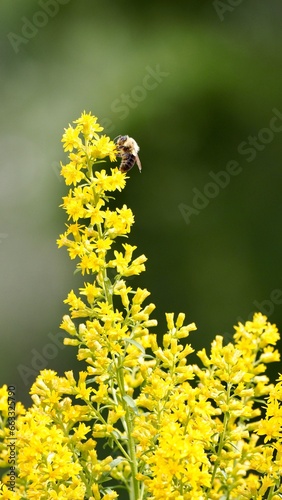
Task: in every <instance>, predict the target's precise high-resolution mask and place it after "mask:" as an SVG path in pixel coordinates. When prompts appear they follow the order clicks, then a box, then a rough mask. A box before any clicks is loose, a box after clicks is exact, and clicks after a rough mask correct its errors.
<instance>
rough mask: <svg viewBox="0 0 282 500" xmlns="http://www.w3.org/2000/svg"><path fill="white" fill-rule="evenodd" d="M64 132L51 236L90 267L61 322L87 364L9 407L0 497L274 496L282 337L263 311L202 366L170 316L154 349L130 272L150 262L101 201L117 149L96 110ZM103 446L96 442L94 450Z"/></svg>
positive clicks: (141, 293)
mask: <svg viewBox="0 0 282 500" xmlns="http://www.w3.org/2000/svg"><path fill="white" fill-rule="evenodd" d="M74 123H75V127H72V126H69V127H68V128H67V129H66V130H65V133H64V135H63V144H64V149H65V151H68V152H69V160H70V161H69V163H68V164H67V165H62V171H61V173H62V175H63V176H64V178H65V182H66V184H67V185H72V186H73V187H72V188H71V189H70V191H69V193H68V195H67V196H65V197H64V198H63V204H62V206H63V208H64V210H65V211H66V213H67V214H68V219H69V221H70V222H69V224H68V225H67V229H66V231H65V233H64V234H62V235H60V238H59V240H58V245H59V247H61V246H66V247H67V250H68V252H69V255H70V258H71V259H76V261H77V263H76V266H77V270H78V271H80V272H81V274H82V275H83V276H84V275H88V276H89V277H90V276H91V280H90V281H86V282H84V286H83V287H81V288H80V289H79V291H78V293H75V291H74V290H71V292H70V293H69V294H68V297H67V298H66V300H65V303H66V304H67V305H68V306H69V310H70V314H69V315H65V316H64V318H63V321H62V324H61V328H62V329H63V330H65V331H66V332H67V334H68V336H67V338H66V339H65V344H67V345H71V346H75V347H76V348H77V351H78V354H77V357H78V359H79V360H80V361H82V362H83V366H84V369H83V370H82V371H80V372H79V374H78V375H77V376H75V375H74V373H73V372H72V371H68V372H65V374H64V376H58V375H57V373H56V372H54V371H52V370H43V371H41V372H40V374H39V375H38V377H37V379H36V381H35V383H34V384H33V386H32V387H31V391H30V394H31V397H32V400H33V405H32V406H31V408H29V409H27V410H25V409H24V408H23V406H22V405H21V404H20V403H18V404H17V406H16V415H17V433H16V439H15V441H16V450H17V462H16V483H15V486H14V487H11V485H10V483H9V475H8V473H5V474H4V476H3V478H2V481H3V482H2V483H0V491H1V495H0V497H1V499H3V500H24V499H30V500H49V499H51V500H76V499H77V500H102V499H103V500H114V499H115V498H118V497H119V498H121V499H125V498H126V499H127V498H130V500H166V499H169V500H223V499H226V500H227V499H228V500H248V499H249V500H254V499H257V500H264V499H267V500H278V499H279V498H281V497H282V484H281V475H282V431H281V429H282V405H281V401H282V376H280V378H279V379H278V381H277V383H276V385H273V384H270V383H269V379H268V377H267V376H266V374H265V371H266V364H267V363H270V362H273V361H278V360H279V354H278V352H277V351H276V350H275V347H274V346H275V344H276V342H277V341H278V339H279V333H278V331H277V328H276V326H275V325H271V324H270V323H269V322H268V321H267V318H266V317H265V316H263V315H262V314H260V313H257V314H255V315H254V317H253V320H252V321H247V322H246V324H245V325H243V324H239V326H237V327H235V334H234V339H233V342H232V343H229V344H228V345H224V344H223V338H222V337H220V336H217V337H216V338H215V340H214V342H213V343H212V346H211V353H210V355H208V354H207V353H206V351H205V350H204V349H203V350H202V351H200V352H199V353H198V356H199V358H200V360H201V364H202V367H199V366H198V365H192V364H188V356H189V355H190V354H191V353H192V352H193V349H192V347H191V346H190V345H189V344H188V343H187V340H185V342H184V343H183V342H182V341H183V339H187V337H188V336H189V334H190V332H191V331H193V330H195V329H196V326H195V324H194V323H191V324H189V325H184V320H185V316H184V314H183V313H180V314H179V315H178V316H177V318H176V319H175V318H174V315H173V314H172V313H169V314H167V315H166V320H167V332H166V333H165V334H164V336H163V339H162V343H161V345H159V343H158V340H157V336H156V334H153V333H152V332H151V328H152V327H154V326H156V324H157V323H156V321H155V320H154V319H151V318H150V316H151V313H152V312H153V310H154V308H155V306H154V304H152V303H148V304H145V301H146V299H147V298H148V296H149V295H150V294H149V292H148V291H147V290H146V289H141V288H137V289H136V290H135V289H133V288H132V287H130V286H128V284H127V277H129V276H134V275H139V274H140V273H141V272H142V271H144V269H145V266H144V263H145V261H146V257H145V256H144V255H140V256H137V257H135V258H133V252H134V251H135V250H136V247H135V246H132V245H130V244H128V243H123V244H122V245H120V246H118V238H117V237H118V236H122V237H126V236H128V234H129V233H130V230H131V226H132V224H133V222H134V217H133V214H132V212H131V210H130V209H129V208H127V206H125V205H123V206H122V207H121V208H116V209H115V210H113V209H112V208H110V207H109V201H110V198H111V197H110V196H109V192H111V193H112V192H113V191H115V190H119V191H120V190H122V189H123V188H124V187H125V182H126V176H125V174H124V173H122V172H120V171H119V170H118V169H117V168H113V169H111V173H110V174H109V173H107V172H106V170H100V171H98V170H96V168H97V164H99V163H100V162H103V161H105V160H104V159H105V158H106V157H109V159H110V160H111V161H114V160H115V158H116V148H115V144H114V142H112V141H111V140H110V139H109V138H108V137H107V136H103V135H102V136H101V135H100V132H101V131H102V127H100V125H99V124H98V123H97V118H96V117H94V116H92V115H91V114H86V113H83V114H82V115H81V117H80V118H79V119H78V120H76V121H75V122H74ZM8 397H9V396H8V390H7V387H6V386H4V387H3V388H2V389H0V465H1V466H2V467H4V468H8V467H9V434H8V426H9V414H8ZM101 445H103V449H102V447H101Z"/></svg>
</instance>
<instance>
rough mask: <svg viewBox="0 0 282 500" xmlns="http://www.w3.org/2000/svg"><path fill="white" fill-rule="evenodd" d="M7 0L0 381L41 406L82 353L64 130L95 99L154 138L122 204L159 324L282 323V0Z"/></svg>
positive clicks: (107, 121) (101, 110)
mask: <svg viewBox="0 0 282 500" xmlns="http://www.w3.org/2000/svg"><path fill="white" fill-rule="evenodd" d="M235 4H237V5H236V6H235ZM0 9H1V16H0V26H1V45H0V50H1V62H0V64H1V101H2V102H1V114H2V118H1V125H0V127H1V137H0V141H1V156H0V162H1V164H0V204H1V223H0V258H1V281H0V286H1V292H0V293H1V366H0V384H2V383H8V384H10V385H16V386H17V396H18V399H20V400H22V401H24V402H27V403H28V401H29V397H28V390H29V386H30V385H31V383H32V382H33V379H34V377H35V376H36V373H37V371H38V370H39V369H40V368H52V369H55V370H57V371H58V372H59V373H60V374H61V373H63V371H64V370H67V369H71V368H72V367H73V366H75V363H76V361H75V349H74V348H70V347H63V346H62V343H61V338H60V336H58V332H59V324H60V322H61V317H62V315H63V314H66V313H67V307H66V306H64V304H63V300H64V299H65V298H66V296H67V293H68V292H69V290H70V289H71V288H74V289H77V287H78V286H79V284H80V281H79V278H78V277H77V276H74V275H73V271H74V264H73V262H70V261H69V259H68V256H67V253H66V251H65V249H62V250H58V249H57V247H56V243H55V241H56V238H57V236H58V235H59V233H62V232H63V231H64V223H65V222H66V220H65V214H64V213H63V211H62V210H61V209H60V208H59V204H60V203H61V197H62V196H63V195H65V193H66V191H67V188H66V187H65V185H64V182H63V180H62V178H61V177H60V175H59V168H60V167H59V162H60V161H61V160H62V161H64V160H65V159H66V156H65V155H64V153H63V151H62V146H61V142H60V140H61V136H62V133H63V129H64V127H66V126H68V124H69V123H70V122H71V121H72V120H74V119H76V118H77V117H78V116H79V115H80V113H81V112H82V111H83V110H86V111H92V113H93V114H95V115H97V116H98V117H99V119H100V121H101V122H102V123H103V124H104V126H105V130H106V133H108V134H109V135H110V136H111V137H112V138H114V137H115V136H117V135H119V134H129V135H131V136H133V137H134V138H135V139H136V140H137V142H138V143H139V145H140V148H141V149H140V159H141V161H142V165H143V171H142V174H141V175H140V174H139V172H138V169H137V168H136V167H135V168H134V169H133V170H132V171H131V172H130V179H129V180H128V183H127V187H126V190H125V191H123V192H122V193H121V194H120V195H119V196H118V201H117V203H118V206H121V205H122V204H123V203H126V204H127V205H128V206H130V207H131V208H132V210H133V212H134V214H135V217H136V222H135V225H134V228H133V231H132V234H131V238H130V243H131V244H136V245H138V252H139V253H140V254H141V253H145V255H146V256H147V257H148V263H147V272H146V273H143V275H141V276H140V277H137V278H135V279H134V280H132V283H131V285H132V286H134V287H137V286H142V287H146V288H148V289H149V290H150V291H151V293H152V295H151V300H152V301H153V302H154V303H155V304H156V305H157V310H156V313H155V315H154V317H156V318H157V319H158V321H159V327H158V332H159V334H162V333H164V331H165V321H164V313H165V312H166V311H167V312H170V311H175V313H178V312H180V311H183V312H185V313H186V315H187V321H188V322H192V321H195V322H196V324H197V326H198V331H197V332H194V333H193V334H191V337H190V339H189V340H190V341H191V343H192V345H193V347H194V348H195V349H196V350H198V349H199V348H202V347H203V346H207V347H208V345H209V344H210V342H211V340H212V339H213V337H214V336H215V335H216V334H218V333H220V334H224V336H225V338H226V341H229V340H230V338H231V335H232V331H233V325H234V324H235V323H236V322H237V321H238V320H246V319H248V317H251V315H252V313H253V312H254V311H257V310H261V311H262V312H263V313H266V314H268V316H269V319H270V320H271V322H275V323H277V325H278V327H279V328H280V330H282V306H281V304H282V276H281V269H280V267H281V250H282V236H281V229H280V227H281V210H282V197H281V184H282V168H281V153H282V146H281V138H282V95H281V84H282V69H281V65H282V51H281V38H282V33H281V14H282V4H281V2H280V1H278V0H276V1H274V0H273V1H270V2H261V3H260V2H256V1H254V0H253V1H252V0H248V1H246V0H245V1H244V0H242V1H241V2H240V1H237V2H235V1H234V0H233V1H231V0H228V1H227V0H226V1H224V0H223V1H221V2H218V1H204V0H202V1H200V2H199V0H191V1H190V2H175V3H173V2H171V1H162V2H160V1H155V2H149V1H148V0H144V1H143V2H142V3H141V2H135V3H133V2H129V1H126V0H123V1H116V2H113V1H112V2H111V1H109V0H105V1H104V2H97V1H95V0H80V1H79V2H78V1H75V0H60V1H59V0H39V1H33V0H25V1H22V0H13V2H11V1H10V0H9V1H8V0H2V2H1V7H0ZM232 161H233V163H232V165H233V167H234V170H233V171H232V172H231V171H230V170H228V169H230V165H231V162H232ZM235 173H236V175H235ZM280 345H281V344H280ZM81 368H82V365H81ZM273 370H274V371H273V373H277V372H278V371H279V366H277V364H276V366H275V367H274V368H273ZM280 371H281V368H280Z"/></svg>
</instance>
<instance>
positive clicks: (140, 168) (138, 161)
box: [136, 155, 142, 173]
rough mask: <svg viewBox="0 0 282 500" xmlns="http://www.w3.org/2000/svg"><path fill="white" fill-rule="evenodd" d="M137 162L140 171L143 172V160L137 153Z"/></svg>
mask: <svg viewBox="0 0 282 500" xmlns="http://www.w3.org/2000/svg"><path fill="white" fill-rule="evenodd" d="M136 163H137V167H138V168H139V172H140V173H141V170H142V165H141V161H140V158H139V156H138V155H136Z"/></svg>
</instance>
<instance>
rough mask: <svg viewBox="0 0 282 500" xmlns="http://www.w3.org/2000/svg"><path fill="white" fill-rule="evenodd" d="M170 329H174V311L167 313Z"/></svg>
mask: <svg viewBox="0 0 282 500" xmlns="http://www.w3.org/2000/svg"><path fill="white" fill-rule="evenodd" d="M165 316H166V323H167V328H168V330H174V313H165Z"/></svg>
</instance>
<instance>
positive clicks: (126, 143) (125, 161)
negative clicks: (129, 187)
mask: <svg viewBox="0 0 282 500" xmlns="http://www.w3.org/2000/svg"><path fill="white" fill-rule="evenodd" d="M115 143H116V148H117V151H118V154H117V155H118V156H119V157H120V158H121V163H120V166H119V169H120V171H121V172H128V171H129V170H130V169H131V168H132V167H134V165H135V163H137V166H138V168H139V171H140V172H141V170H142V165H141V162H140V159H139V156H138V152H139V149H140V148H139V146H138V144H137V142H136V141H135V140H134V139H132V137H129V136H128V135H119V136H118V137H116V139H115Z"/></svg>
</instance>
